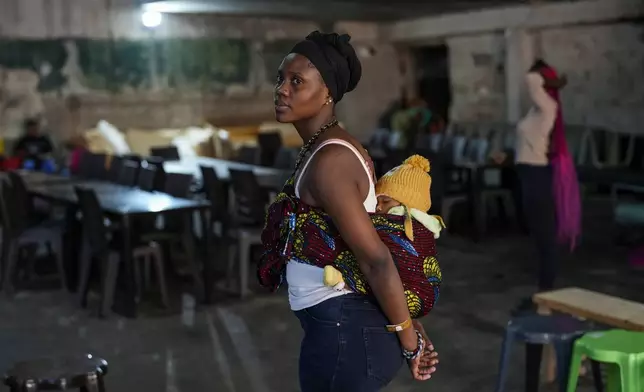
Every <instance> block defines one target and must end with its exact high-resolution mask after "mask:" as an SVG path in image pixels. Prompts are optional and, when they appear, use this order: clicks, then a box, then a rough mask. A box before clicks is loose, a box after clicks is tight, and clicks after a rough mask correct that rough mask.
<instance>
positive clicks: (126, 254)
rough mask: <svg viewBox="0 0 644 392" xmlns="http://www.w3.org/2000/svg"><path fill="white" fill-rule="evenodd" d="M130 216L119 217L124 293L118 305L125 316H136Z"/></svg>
mask: <svg viewBox="0 0 644 392" xmlns="http://www.w3.org/2000/svg"><path fill="white" fill-rule="evenodd" d="M130 229H131V227H130V217H129V215H127V214H124V215H123V216H122V217H121V232H122V233H121V234H122V235H123V238H122V240H123V244H122V247H123V248H122V249H121V265H122V266H123V268H124V272H125V293H124V294H125V295H124V296H121V297H122V298H121V301H120V305H121V306H122V309H118V310H120V312H119V313H122V314H123V316H125V317H130V318H135V317H136V310H137V309H136V282H135V280H134V265H133V264H132V239H131V235H132V233H131V230H130Z"/></svg>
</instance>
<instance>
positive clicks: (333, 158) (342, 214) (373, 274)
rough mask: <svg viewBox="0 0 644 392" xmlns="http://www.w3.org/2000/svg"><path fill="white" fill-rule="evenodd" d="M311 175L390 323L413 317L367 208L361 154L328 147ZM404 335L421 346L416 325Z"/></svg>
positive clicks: (404, 340)
mask: <svg viewBox="0 0 644 392" xmlns="http://www.w3.org/2000/svg"><path fill="white" fill-rule="evenodd" d="M305 176H306V184H307V188H308V189H309V190H310V193H311V194H312V196H313V198H314V199H315V201H316V204H317V205H318V206H319V207H321V208H322V209H324V211H325V212H326V213H327V214H328V215H329V216H330V217H331V218H332V219H333V222H334V224H335V226H336V227H337V229H338V232H339V233H340V236H341V237H342V239H343V240H344V241H345V242H346V244H347V245H348V246H349V248H350V249H351V251H352V252H353V254H354V255H355V256H356V259H357V261H358V264H359V266H360V270H361V271H362V273H363V274H364V276H365V278H366V280H367V282H368V283H369V286H370V287H371V290H372V292H373V294H374V295H375V297H376V299H377V301H378V303H379V305H380V307H381V308H382V310H383V312H384V314H385V316H387V318H388V319H389V322H390V323H391V324H399V323H402V322H405V321H406V320H408V319H410V316H409V310H408V308H407V300H406V298H405V294H404V290H403V285H402V282H401V280H400V276H399V275H398V271H397V270H396V267H395V265H394V263H393V260H392V258H391V254H390V253H389V249H388V248H387V247H386V246H385V244H383V243H382V241H381V240H380V237H379V236H378V233H377V232H376V229H375V228H374V227H373V224H372V222H371V219H370V218H369V214H368V213H367V212H366V211H365V209H364V206H363V202H364V196H365V195H364V194H362V193H361V191H360V187H359V184H360V182H361V181H364V183H366V182H367V181H368V180H367V176H366V175H365V171H364V168H363V167H362V165H361V163H360V162H359V161H358V160H357V158H356V156H355V154H354V153H353V152H351V150H349V149H348V148H346V147H343V146H339V145H330V146H326V147H325V148H323V149H321V150H320V151H318V152H317V153H316V154H315V155H314V157H313V161H312V162H311V170H308V172H307V173H306V175H305ZM383 327H384V326H383ZM399 338H400V342H401V344H402V346H403V347H404V348H405V349H407V350H410V351H411V350H415V349H416V347H417V336H416V333H415V331H414V329H413V328H407V329H405V330H403V331H402V332H399Z"/></svg>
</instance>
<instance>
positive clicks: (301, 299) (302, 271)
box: [286, 139, 378, 311]
mask: <svg viewBox="0 0 644 392" xmlns="http://www.w3.org/2000/svg"><path fill="white" fill-rule="evenodd" d="M329 144H340V145H343V146H345V147H347V148H348V149H350V150H351V151H353V153H354V154H355V155H356V156H357V157H358V159H359V160H360V163H361V164H362V167H363V168H364V170H365V172H366V174H367V177H368V178H369V192H367V197H366V198H365V200H364V202H363V205H364V208H365V210H366V211H367V212H375V211H376V205H377V204H378V199H377V198H376V188H375V185H374V182H373V177H372V175H371V170H370V169H369V165H368V164H367V162H366V161H365V159H364V158H363V157H362V154H360V152H359V151H358V150H357V149H356V148H355V147H354V146H353V145H352V144H351V143H349V142H347V141H344V140H342V139H329V140H325V141H324V142H322V143H320V145H319V146H318V147H317V148H316V149H315V150H314V151H313V153H311V156H310V157H309V158H308V159H307V161H306V163H304V166H303V167H302V170H300V172H299V173H298V174H297V177H296V179H295V196H297V197H298V198H299V197H300V191H299V187H300V179H301V178H302V175H303V174H304V172H305V171H306V168H307V167H308V165H309V163H310V162H311V158H313V155H315V153H317V152H318V151H320V149H322V148H323V147H324V146H326V145H329ZM286 281H287V282H288V300H289V303H290V304H291V309H292V310H293V311H297V310H302V309H306V308H310V307H311V306H315V305H317V304H319V303H321V302H323V301H326V300H327V299H329V298H334V297H338V296H340V295H345V294H348V293H351V291H350V290H336V289H334V288H333V287H328V286H325V285H324V269H322V268H320V267H316V266H312V265H308V264H304V263H300V262H297V261H295V260H290V261H289V262H288V264H286Z"/></svg>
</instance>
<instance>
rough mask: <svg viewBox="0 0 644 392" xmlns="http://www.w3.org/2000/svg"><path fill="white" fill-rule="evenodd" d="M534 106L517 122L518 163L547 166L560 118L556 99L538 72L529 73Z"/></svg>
mask: <svg viewBox="0 0 644 392" xmlns="http://www.w3.org/2000/svg"><path fill="white" fill-rule="evenodd" d="M526 83H527V85H528V93H529V95H530V99H531V101H532V107H531V108H530V111H529V112H528V114H527V115H526V116H525V117H524V118H523V119H522V120H521V121H520V122H519V124H517V139H516V163H524V164H528V165H536V166H546V165H547V164H548V147H549V145H550V132H552V127H553V126H554V124H555V119H556V118H557V102H556V101H555V100H554V99H552V98H551V97H550V95H548V92H547V91H546V90H545V88H544V79H543V77H542V76H541V75H540V74H539V73H538V72H529V73H528V74H527V75H526Z"/></svg>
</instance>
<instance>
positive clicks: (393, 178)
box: [376, 155, 432, 212]
mask: <svg viewBox="0 0 644 392" xmlns="http://www.w3.org/2000/svg"><path fill="white" fill-rule="evenodd" d="M431 185H432V177H431V176H430V175H429V161H428V160H427V159H426V158H424V157H422V156H420V155H412V156H410V157H409V158H407V159H405V161H404V162H403V164H402V165H400V166H397V167H395V168H393V169H391V170H389V171H388V172H387V173H386V174H385V175H383V176H382V177H381V178H380V179H379V180H378V182H377V183H376V194H377V195H387V196H389V197H391V198H392V199H395V200H397V201H398V202H399V203H400V204H402V205H404V206H405V207H407V208H415V209H417V210H420V211H423V212H427V211H428V210H429V209H430V207H431V206H432V198H431V196H430V194H429V188H430V187H431Z"/></svg>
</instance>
